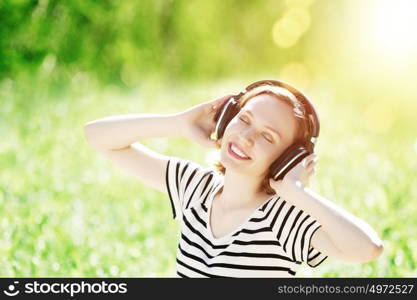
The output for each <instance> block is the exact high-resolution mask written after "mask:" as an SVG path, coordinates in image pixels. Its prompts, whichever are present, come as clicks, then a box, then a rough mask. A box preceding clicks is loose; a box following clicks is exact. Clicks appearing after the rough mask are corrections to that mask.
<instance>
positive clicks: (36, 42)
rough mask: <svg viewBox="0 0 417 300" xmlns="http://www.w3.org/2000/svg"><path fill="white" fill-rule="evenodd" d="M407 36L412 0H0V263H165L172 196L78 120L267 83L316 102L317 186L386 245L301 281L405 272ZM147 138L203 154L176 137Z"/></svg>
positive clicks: (416, 15) (52, 269) (412, 80)
mask: <svg viewBox="0 0 417 300" xmlns="http://www.w3.org/2000/svg"><path fill="white" fill-rule="evenodd" d="M416 31H417V2H415V1H412V0H409V1H408V0H400V1H398V0H397V1H394V0H392V1H389V0H381V1H376V0H375V1H371V0H369V1H368V0H366V1H362V0H339V1H332V0H322V1H313V0H293V1H291V0H288V1H277V0H265V1H249V0H239V1H238V0H234V1H220V0H212V1H185V0H152V1H151V0H141V1H116V0H96V1H92V0H66V1H58V0H43V1H35V0H3V1H1V2H0V135H1V137H2V138H1V139H0V169H1V172H0V276H2V277H6V276H11V277H23V276H31V277H53V276H56V277H58V276H59V277H65V276H67V277H75V276H82V277H94V276H97V277H171V276H174V274H175V253H176V246H177V242H178V233H179V226H178V224H177V223H176V221H174V220H172V215H171V208H170V203H169V199H168V196H167V195H165V194H162V193H160V192H158V191H155V190H153V189H151V188H149V187H147V186H145V185H143V184H142V183H141V182H138V181H137V180H135V179H132V178H130V177H128V176H127V175H124V174H123V173H122V172H121V171H119V170H118V169H116V168H115V166H113V165H112V163H110V162H109V161H106V159H105V158H103V157H101V156H100V155H99V154H98V153H96V152H95V151H94V150H93V149H92V148H91V147H90V146H89V145H88V144H87V143H86V141H85V139H84V136H83V125H84V124H85V123H86V122H88V121H91V120H94V119H97V118H101V117H105V116H108V115H114V114H124V113H144V112H149V113H173V112H178V111H181V110H183V109H186V108H188V107H190V106H191V105H195V104H198V103H201V102H203V101H208V100H210V99H214V98H217V97H219V96H222V95H224V94H226V93H237V92H239V91H240V90H242V89H243V88H244V87H245V86H246V85H248V84H250V83H251V82H253V81H256V80H261V79H267V78H273V79H281V80H285V81H288V82H290V83H292V84H294V85H295V86H297V87H298V88H300V89H302V90H304V91H305V92H306V94H308V95H309V96H310V97H311V99H312V101H313V103H314V104H315V106H316V108H317V110H318V113H319V116H320V120H321V131H320V138H319V140H318V144H317V148H316V152H317V153H318V155H319V158H320V160H319V163H318V166H317V173H316V177H315V179H314V181H313V188H314V189H315V190H316V191H317V192H319V193H320V194H321V195H323V196H325V197H326V198H328V199H330V200H332V201H334V202H336V203H337V204H339V205H341V206H343V207H344V208H345V209H347V210H349V211H350V212H352V213H353V214H355V215H357V216H359V217H361V218H363V219H364V220H366V221H367V222H368V223H369V224H371V226H373V228H375V230H376V231H377V232H378V233H379V234H380V236H381V237H382V238H383V240H384V242H385V251H384V253H383V254H382V255H381V256H380V257H379V258H378V260H376V261H373V262H370V263H363V264H359V263H345V262H340V261H336V260H333V259H328V260H327V261H326V262H325V263H323V264H322V265H320V266H319V267H318V268H315V269H312V268H309V267H308V266H306V265H305V266H304V267H303V268H302V269H301V271H300V272H299V273H297V276H300V277H304V276H313V277H315V276H317V277H376V276H380V277H404V276H412V277H416V276H417V270H416V263H417V254H416V251H415V249H416V248H417V241H416V236H417V226H416V225H417V219H416V218H415V216H416V214H417V209H416V208H417V205H416V199H417V178H416V174H417V159H416V154H417V130H416V127H417V126H416V124H417V122H416V113H417V102H416V100H417V99H416V96H417V84H416V83H417V82H416V78H417V33H416ZM143 143H144V144H145V145H147V146H149V147H150V148H152V149H154V150H157V151H159V152H161V153H164V154H167V155H175V156H178V157H182V158H186V159H191V160H194V161H196V162H199V163H201V164H203V165H206V166H208V165H209V164H210V163H211V162H212V161H213V159H214V158H215V157H216V153H213V152H212V151H210V150H207V149H203V148H201V147H200V146H199V145H196V144H193V143H191V142H190V141H188V140H186V139H183V138H172V139H150V140H146V141H144V142H143ZM202 153H203V155H202ZM413 249H414V250H413Z"/></svg>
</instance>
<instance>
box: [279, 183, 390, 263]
mask: <svg viewBox="0 0 417 300" xmlns="http://www.w3.org/2000/svg"><path fill="white" fill-rule="evenodd" d="M282 196H283V197H284V198H285V199H288V200H289V201H291V203H292V204H294V205H295V206H297V207H299V208H300V209H302V210H304V211H305V212H307V213H308V214H310V215H311V216H313V217H314V218H315V219H316V220H317V221H318V222H319V223H320V224H321V225H322V227H321V228H319V229H318V230H317V232H315V234H314V235H313V237H312V246H313V247H315V248H317V249H318V250H319V251H322V252H323V253H325V254H328V255H329V256H333V257H335V258H338V259H342V260H345V261H356V262H367V261H371V260H374V259H375V258H377V257H378V256H379V255H380V254H381V253H382V251H383V243H382V241H381V239H380V238H379V237H378V235H377V233H376V232H375V231H374V230H373V229H372V227H371V226H370V225H369V224H367V223H366V222H365V221H364V220H362V219H360V218H358V217H356V216H354V215H352V214H351V213H349V212H348V211H346V210H344V209H343V208H341V207H340V206H338V205H336V204H335V203H333V202H332V201H330V200H328V199H326V198H325V197H323V196H321V195H319V194H317V193H316V192H314V191H313V190H312V189H310V188H309V187H306V186H303V185H300V184H296V183H294V184H288V185H286V188H285V191H282ZM332 254H333V255H332Z"/></svg>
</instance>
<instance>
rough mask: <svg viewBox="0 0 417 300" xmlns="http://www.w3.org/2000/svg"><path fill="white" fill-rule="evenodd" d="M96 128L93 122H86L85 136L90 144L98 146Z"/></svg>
mask: <svg viewBox="0 0 417 300" xmlns="http://www.w3.org/2000/svg"><path fill="white" fill-rule="evenodd" d="M95 136H96V134H95V128H94V125H93V124H92V122H89V123H86V124H85V125H84V138H85V140H86V141H87V143H88V144H90V145H91V146H92V147H96V146H97V145H96V144H97V141H96V139H95Z"/></svg>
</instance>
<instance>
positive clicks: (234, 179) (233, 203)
mask: <svg viewBox="0 0 417 300" xmlns="http://www.w3.org/2000/svg"><path fill="white" fill-rule="evenodd" d="M262 180H263V177H255V176H253V175H250V174H242V173H235V172H231V171H227V170H226V171H225V174H224V184H223V187H222V188H221V190H220V194H219V198H221V199H222V202H223V206H224V208H225V209H228V208H230V209H233V208H236V207H251V206H256V205H258V204H259V203H260V202H263V201H264V200H266V198H267V197H268V196H270V195H268V194H267V193H266V192H264V191H263V190H262Z"/></svg>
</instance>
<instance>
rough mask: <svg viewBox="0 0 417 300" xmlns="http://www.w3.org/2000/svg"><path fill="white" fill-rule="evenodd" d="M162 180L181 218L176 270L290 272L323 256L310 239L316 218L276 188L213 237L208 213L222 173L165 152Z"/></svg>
mask: <svg viewBox="0 0 417 300" xmlns="http://www.w3.org/2000/svg"><path fill="white" fill-rule="evenodd" d="M165 183H166V187H167V190H168V195H169V199H170V201H171V207H172V214H173V218H174V219H176V220H179V221H180V224H181V226H180V228H181V235H180V240H179V243H178V248H177V264H176V266H177V268H176V269H177V270H176V276H179V277H294V276H295V274H296V271H297V269H298V268H299V267H300V264H301V262H306V263H307V264H308V265H309V266H311V267H316V266H318V265H319V264H320V263H322V262H323V261H324V260H325V259H326V258H327V256H326V255H324V254H323V253H321V252H319V251H318V250H316V249H314V248H313V247H312V246H311V245H310V242H311V238H312V236H313V234H314V232H315V231H316V230H317V229H318V228H320V226H321V224H319V223H318V222H317V220H315V219H314V218H313V217H312V216H310V215H309V214H307V213H306V212H304V211H303V210H300V209H298V208H297V207H295V206H294V205H292V204H290V203H289V202H286V201H285V200H284V199H282V198H281V197H280V196H278V195H276V194H275V195H271V197H270V198H269V199H267V200H266V201H265V202H264V203H263V204H262V205H261V206H260V207H259V208H258V209H257V210H256V211H254V212H253V213H252V214H251V215H250V216H249V217H248V218H247V220H246V221H245V222H244V223H242V224H241V225H240V226H239V227H238V228H236V229H235V230H233V231H232V232H230V233H229V234H227V235H225V236H222V237H220V238H215V237H214V236H213V235H212V231H211V227H210V220H209V216H210V209H211V203H212V199H213V196H214V195H216V194H217V192H218V191H219V190H220V188H221V187H222V186H223V184H224V175H223V174H222V173H220V172H218V171H217V170H215V169H211V168H204V167H202V166H201V165H199V164H198V163H196V162H192V161H189V160H185V159H181V158H178V157H175V156H170V157H169V160H168V162H167V166H166V172H165Z"/></svg>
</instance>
